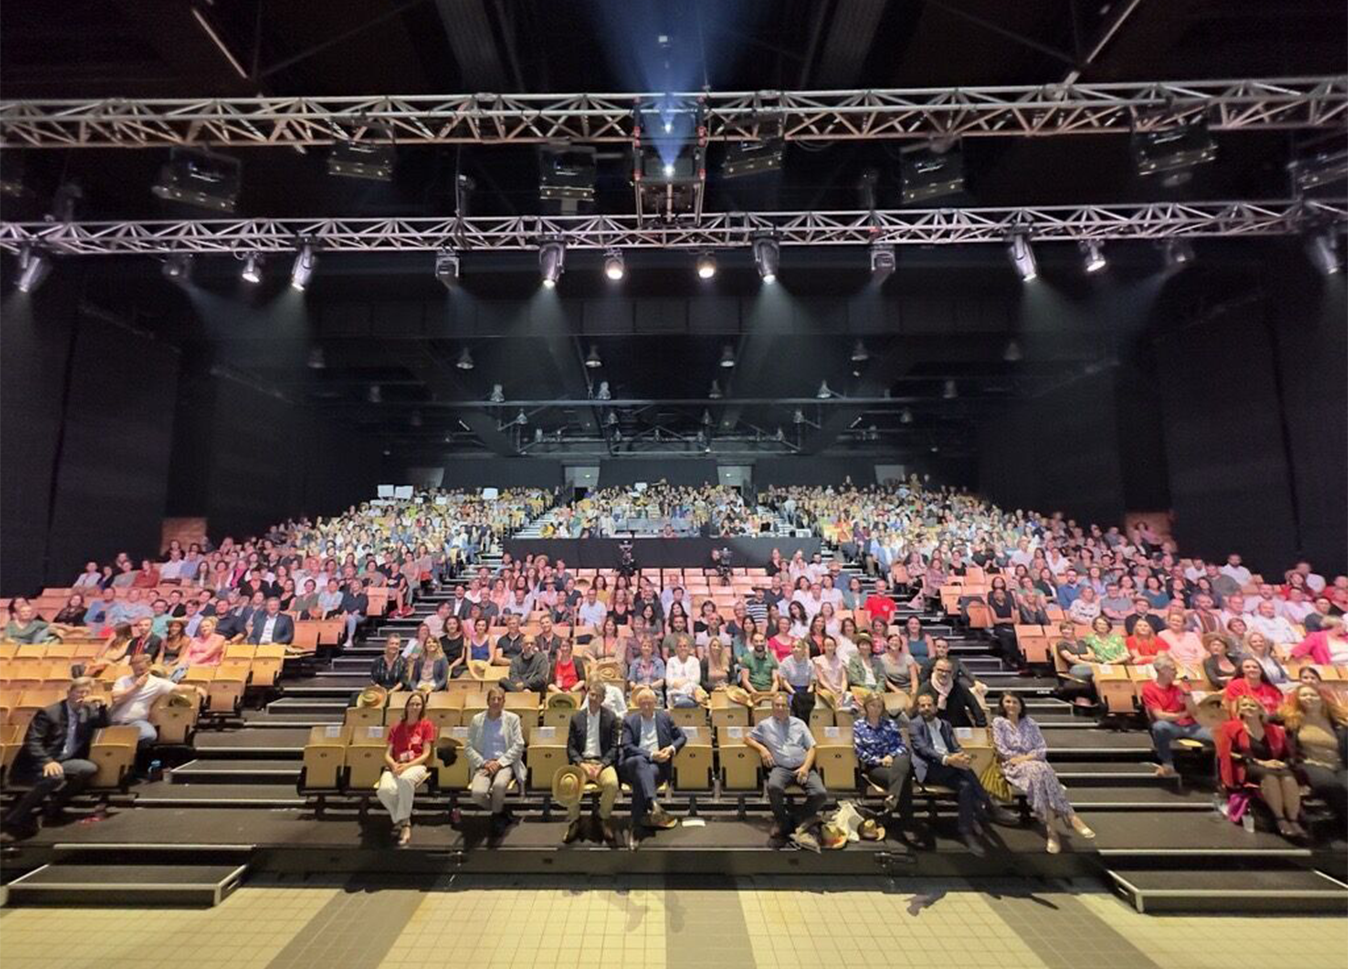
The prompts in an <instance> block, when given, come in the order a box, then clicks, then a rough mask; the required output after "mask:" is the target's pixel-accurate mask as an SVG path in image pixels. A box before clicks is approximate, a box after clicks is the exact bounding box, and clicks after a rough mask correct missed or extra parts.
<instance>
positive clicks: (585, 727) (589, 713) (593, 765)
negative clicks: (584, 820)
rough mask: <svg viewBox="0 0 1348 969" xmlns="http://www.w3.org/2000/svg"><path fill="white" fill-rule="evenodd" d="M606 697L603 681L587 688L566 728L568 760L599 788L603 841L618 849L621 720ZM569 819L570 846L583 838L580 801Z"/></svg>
mask: <svg viewBox="0 0 1348 969" xmlns="http://www.w3.org/2000/svg"><path fill="white" fill-rule="evenodd" d="M607 695H608V688H607V687H606V686H605V685H604V683H603V682H602V681H601V680H594V681H593V682H591V683H590V684H589V686H588V687H587V688H586V690H585V706H584V708H582V709H581V710H579V711H577V712H576V713H575V714H574V715H573V716H572V717H571V724H570V726H569V727H568V728H567V734H566V759H567V763H571V764H577V765H579V766H580V768H581V770H583V771H585V776H586V778H588V779H589V782H590V783H591V784H597V785H599V822H600V824H601V825H602V828H603V832H604V840H605V841H606V842H608V844H609V845H611V846H613V847H617V844H618V835H617V832H616V831H615V830H614V828H613V803H614V802H615V801H616V800H617V799H618V770H617V766H616V765H617V763H618V718H617V716H615V715H614V713H613V711H612V710H610V709H608V707H606V706H604V700H605V699H606V698H607ZM566 820H567V828H566V834H565V835H563V836H562V843H563V844H571V843H572V842H573V841H575V840H576V838H578V837H580V801H579V800H577V801H576V803H575V804H572V805H571V806H570V807H569V808H567V812H566Z"/></svg>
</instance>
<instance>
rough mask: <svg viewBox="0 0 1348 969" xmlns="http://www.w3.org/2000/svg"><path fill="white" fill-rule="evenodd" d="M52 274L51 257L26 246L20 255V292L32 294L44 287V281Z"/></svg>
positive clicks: (18, 284)
mask: <svg viewBox="0 0 1348 969" xmlns="http://www.w3.org/2000/svg"><path fill="white" fill-rule="evenodd" d="M50 272H51V257H50V256H48V255H47V254H46V253H44V252H38V251H37V250H36V249H34V248H33V247H32V246H25V247H24V248H23V250H22V251H21V252H20V253H19V281H18V283H17V284H16V285H17V286H18V289H19V292H21V293H31V292H34V291H36V290H37V288H38V287H39V286H41V285H42V281H43V280H45V279H46V278H47V274H48V273H50Z"/></svg>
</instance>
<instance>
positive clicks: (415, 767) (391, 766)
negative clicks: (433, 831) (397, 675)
mask: <svg viewBox="0 0 1348 969" xmlns="http://www.w3.org/2000/svg"><path fill="white" fill-rule="evenodd" d="M425 712H426V698H425V697H424V696H422V695H421V694H420V693H413V694H411V695H410V696H409V697H408V698H407V704H406V705H405V706H404V707H403V718H402V719H401V720H400V721H398V722H397V723H396V724H394V725H393V729H392V730H390V731H389V737H388V750H387V751H385V752H384V764H385V768H384V773H383V774H382V775H381V776H380V778H379V787H378V788H377V793H378V795H379V800H380V802H381V803H382V804H383V805H384V807H385V808H387V809H388V813H389V817H390V818H392V819H393V830H394V831H396V832H397V833H398V847H400V848H401V847H403V846H405V845H406V844H407V843H408V842H409V841H411V840H412V799H413V798H414V797H415V796H416V792H417V788H418V787H420V786H421V785H422V784H423V783H425V781H426V778H427V777H429V776H430V770H429V769H428V768H427V767H426V762H427V761H429V760H430V759H431V752H432V750H433V748H434V745H435V733H436V730H435V724H434V723H432V722H431V721H430V720H427V719H425V717H424V714H425Z"/></svg>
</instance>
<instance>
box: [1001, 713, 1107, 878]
mask: <svg viewBox="0 0 1348 969" xmlns="http://www.w3.org/2000/svg"><path fill="white" fill-rule="evenodd" d="M992 745H993V747H994V748H996V751H997V760H998V762H999V763H1000V764H1001V766H1002V773H1003V774H1004V775H1005V776H1006V779H1007V781H1009V782H1010V783H1011V785H1012V786H1013V787H1015V788H1018V789H1019V790H1022V791H1024V792H1025V796H1026V797H1027V798H1028V799H1029V801H1030V809H1031V810H1033V811H1034V813H1035V816H1036V817H1038V818H1039V820H1041V821H1043V822H1044V828H1045V829H1046V830H1047V833H1048V852H1049V854H1052V855H1056V854H1057V853H1058V852H1059V851H1061V850H1062V843H1061V842H1060V841H1059V840H1058V832H1057V831H1055V830H1054V828H1053V821H1054V818H1055V817H1060V818H1062V819H1063V820H1064V821H1066V822H1067V823H1068V824H1070V825H1071V826H1072V828H1073V830H1075V831H1076V833H1077V834H1079V835H1081V836H1082V837H1083V838H1094V837H1095V832H1094V831H1092V830H1091V829H1090V828H1088V827H1087V826H1086V822H1085V821H1082V820H1081V818H1080V817H1079V816H1078V815H1077V813H1076V811H1075V810H1074V809H1073V807H1072V804H1071V802H1070V801H1068V800H1067V791H1066V790H1065V789H1064V788H1063V786H1062V784H1061V783H1060V782H1059V781H1058V775H1057V774H1056V773H1054V771H1053V768H1052V767H1051V766H1050V765H1049V762H1048V744H1046V743H1045V742H1044V735H1043V734H1042V733H1040V731H1039V725H1038V724H1037V723H1035V722H1034V721H1033V720H1032V719H1030V718H1029V717H1027V716H1026V715H1025V705H1024V704H1023V703H1022V702H1021V699H1020V697H1018V696H1016V695H1015V694H1014V693H1003V694H1002V695H1001V698H1000V699H999V700H998V701H997V716H996V717H995V718H994V719H993V721H992Z"/></svg>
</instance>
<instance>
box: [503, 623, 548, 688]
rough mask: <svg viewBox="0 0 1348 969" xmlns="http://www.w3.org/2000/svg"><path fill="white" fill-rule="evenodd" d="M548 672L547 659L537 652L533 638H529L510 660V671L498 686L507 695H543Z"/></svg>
mask: <svg viewBox="0 0 1348 969" xmlns="http://www.w3.org/2000/svg"><path fill="white" fill-rule="evenodd" d="M502 638H503V639H504V638H505V637H502ZM549 672H550V670H549V669H548V658H547V657H546V656H544V655H543V654H542V653H540V652H539V651H538V644H537V643H535V642H534V640H533V637H529V638H528V639H525V640H524V642H523V644H522V645H521V647H520V652H518V653H516V654H515V656H514V657H513V658H512V659H511V660H510V669H509V670H508V671H507V672H506V675H505V676H503V677H501V680H500V682H499V685H500V687H501V689H502V690H505V691H507V692H509V693H526V692H527V693H543V692H546V691H547V688H548V674H549Z"/></svg>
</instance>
